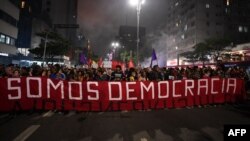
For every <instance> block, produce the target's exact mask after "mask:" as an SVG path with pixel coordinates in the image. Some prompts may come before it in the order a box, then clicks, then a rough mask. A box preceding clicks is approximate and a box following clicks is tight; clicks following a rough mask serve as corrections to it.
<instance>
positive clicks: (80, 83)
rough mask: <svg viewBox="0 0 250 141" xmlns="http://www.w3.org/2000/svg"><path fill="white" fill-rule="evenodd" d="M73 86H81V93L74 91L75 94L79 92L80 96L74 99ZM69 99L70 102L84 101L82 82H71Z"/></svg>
mask: <svg viewBox="0 0 250 141" xmlns="http://www.w3.org/2000/svg"><path fill="white" fill-rule="evenodd" d="M72 85H79V91H78V90H74V91H73V92H79V96H78V97H77V96H76V97H74V96H73V95H72ZM69 99H70V100H82V82H69Z"/></svg>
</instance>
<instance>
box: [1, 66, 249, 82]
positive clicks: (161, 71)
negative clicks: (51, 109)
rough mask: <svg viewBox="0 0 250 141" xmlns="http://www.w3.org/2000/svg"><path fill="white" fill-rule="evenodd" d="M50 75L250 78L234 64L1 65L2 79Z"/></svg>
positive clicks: (137, 78) (67, 77) (127, 78)
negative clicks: (171, 65) (160, 65)
mask: <svg viewBox="0 0 250 141" xmlns="http://www.w3.org/2000/svg"><path fill="white" fill-rule="evenodd" d="M28 76H36V77H47V78H51V79H60V80H68V81H163V80H181V79H201V78H209V77H218V78H241V79H244V80H246V81H248V80H249V77H248V74H247V72H246V70H245V68H242V67H231V68H222V67H217V68H216V69H213V68H211V67H202V68H199V67H197V66H194V67H186V68H179V67H176V68H166V67H163V68H160V67H158V66H157V65H155V66H153V67H152V68H151V67H148V68H129V69H126V70H124V71H123V70H122V68H121V66H119V65H117V66H116V68H115V69H113V70H112V69H106V68H97V69H95V68H68V67H64V66H60V65H58V64H56V65H49V66H48V67H46V68H42V67H41V66H39V65H32V66H31V67H19V66H15V65H12V64H10V65H7V66H4V65H1V64H0V78H1V77H2V78H9V77H28Z"/></svg>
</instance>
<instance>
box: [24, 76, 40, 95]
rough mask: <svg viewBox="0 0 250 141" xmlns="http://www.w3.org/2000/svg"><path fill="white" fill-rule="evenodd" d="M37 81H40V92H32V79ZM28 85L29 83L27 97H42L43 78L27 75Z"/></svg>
mask: <svg viewBox="0 0 250 141" xmlns="http://www.w3.org/2000/svg"><path fill="white" fill-rule="evenodd" d="M31 80H33V81H37V82H38V89H36V90H38V94H31V92H30V86H31V85H32V84H30V81H31ZM26 85H27V97H28V98H41V97H42V81H41V78H39V77H27V79H26Z"/></svg>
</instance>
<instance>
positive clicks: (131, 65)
mask: <svg viewBox="0 0 250 141" xmlns="http://www.w3.org/2000/svg"><path fill="white" fill-rule="evenodd" d="M128 67H129V68H134V67H135V65H134V63H133V60H132V59H130V61H129V62H128Z"/></svg>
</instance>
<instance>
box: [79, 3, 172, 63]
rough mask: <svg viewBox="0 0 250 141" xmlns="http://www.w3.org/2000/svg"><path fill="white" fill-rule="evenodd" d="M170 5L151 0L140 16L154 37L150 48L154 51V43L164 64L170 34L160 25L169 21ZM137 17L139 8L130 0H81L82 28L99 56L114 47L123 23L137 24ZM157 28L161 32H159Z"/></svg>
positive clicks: (142, 24)
mask: <svg viewBox="0 0 250 141" xmlns="http://www.w3.org/2000/svg"><path fill="white" fill-rule="evenodd" d="M167 6H168V1H166V0H157V1H153V0H147V1H146V3H145V4H144V5H143V7H142V10H141V16H140V26H143V27H146V32H147V33H146V34H148V35H147V36H150V38H151V37H152V39H153V40H152V39H149V40H150V42H151V43H152V46H150V47H147V49H148V50H147V51H149V52H151V50H152V47H154V48H155V50H156V51H157V56H158V58H159V63H160V64H164V61H163V60H164V54H163V53H162V51H163V50H164V47H165V45H164V44H166V43H165V42H166V41H164V40H165V36H166V35H164V34H163V33H161V32H160V31H161V28H159V27H160V26H161V25H165V24H166V21H167V20H166V19H167V10H168V9H167V8H166V7H167ZM136 19H137V17H136V8H135V7H131V6H130V5H129V4H128V1H127V0H78V24H79V25H80V29H79V31H78V32H83V33H82V34H84V36H85V37H86V38H89V39H90V42H91V46H92V49H93V51H94V52H95V53H96V54H97V55H99V56H104V55H105V54H106V53H108V51H109V50H110V49H111V46H110V44H111V42H112V41H113V40H114V39H115V37H116V36H117V35H118V32H119V27H120V26H121V25H128V26H136V23H137V20H136ZM156 29H158V31H159V32H155V30H156ZM147 40H148V39H147ZM161 58H162V59H161Z"/></svg>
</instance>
